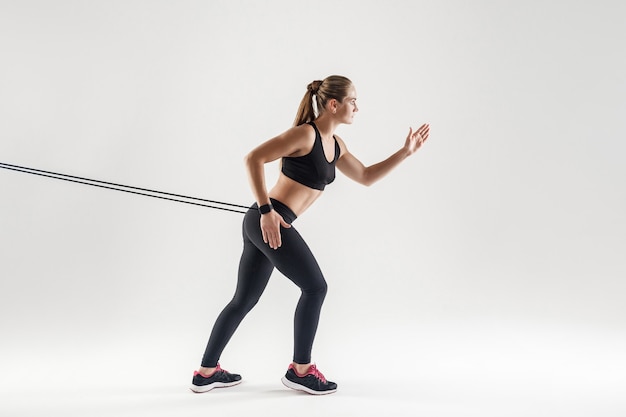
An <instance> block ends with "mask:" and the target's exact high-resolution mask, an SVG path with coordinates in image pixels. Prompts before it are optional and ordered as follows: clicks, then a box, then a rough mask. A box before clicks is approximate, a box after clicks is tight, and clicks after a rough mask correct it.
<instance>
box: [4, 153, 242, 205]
mask: <svg viewBox="0 0 626 417" xmlns="http://www.w3.org/2000/svg"><path fill="white" fill-rule="evenodd" d="M0 168H3V169H8V170H11V171H17V172H23V173H26V174H32V175H39V176H41V177H46V178H53V179H57V180H63V181H69V182H74V183H77V184H85V185H91V186H93V187H99V188H106V189H107V190H115V191H123V192H125V193H130V194H137V195H143V196H146V197H153V198H159V199H161V200H168V201H175V202H177V203H185V204H192V205H194V206H201V207H208V208H212V209H217V210H224V211H230V212H233V213H245V211H242V210H236V209H232V208H227V207H238V208H243V209H248V208H249V207H248V206H242V205H240V204H231V203H224V202H222V201H215V200H207V199H204V198H197V197H189V196H186V195H180V194H173V193H166V192H164V191H157V190H150V189H148V188H139V187H133V186H130V185H123V184H115V183H112V182H106V181H100V180H92V179H89V178H82V177H76V176H74V175H67V174H59V173H56V172H50V171H43V170H41V169H35V168H27V167H21V166H18V165H11V164H5V163H3V162H0ZM132 190H136V191H132ZM148 193H150V194H148ZM164 196H168V197H164ZM187 200H191V201H187ZM200 202H202V203H200ZM204 203H210V204H204ZM214 204H219V205H222V206H227V207H219V206H215V205H214Z"/></svg>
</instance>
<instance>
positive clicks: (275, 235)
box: [261, 212, 291, 249]
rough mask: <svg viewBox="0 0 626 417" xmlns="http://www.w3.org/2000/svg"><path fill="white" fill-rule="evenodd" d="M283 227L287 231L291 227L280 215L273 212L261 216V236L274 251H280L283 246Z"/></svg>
mask: <svg viewBox="0 0 626 417" xmlns="http://www.w3.org/2000/svg"><path fill="white" fill-rule="evenodd" d="M281 226H282V227H284V228H286V229H288V228H290V227H291V225H290V224H289V223H287V222H286V221H285V220H284V219H283V218H282V216H280V215H279V214H278V213H276V212H271V213H269V214H264V215H263V216H261V234H262V236H263V242H265V243H267V244H268V245H269V247H270V248H272V249H278V248H280V247H281V246H282V238H281V234H280V227H281Z"/></svg>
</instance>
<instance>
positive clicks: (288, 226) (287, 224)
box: [280, 217, 291, 229]
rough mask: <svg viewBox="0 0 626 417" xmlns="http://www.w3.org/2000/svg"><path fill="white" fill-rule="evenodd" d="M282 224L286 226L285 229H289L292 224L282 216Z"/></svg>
mask: <svg viewBox="0 0 626 417" xmlns="http://www.w3.org/2000/svg"><path fill="white" fill-rule="evenodd" d="M280 225H281V226H282V227H284V228H285V229H289V228H290V227H291V225H290V224H289V223H287V222H286V221H285V220H283V218H282V217H281V218H280Z"/></svg>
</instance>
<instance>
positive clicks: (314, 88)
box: [293, 75, 352, 126]
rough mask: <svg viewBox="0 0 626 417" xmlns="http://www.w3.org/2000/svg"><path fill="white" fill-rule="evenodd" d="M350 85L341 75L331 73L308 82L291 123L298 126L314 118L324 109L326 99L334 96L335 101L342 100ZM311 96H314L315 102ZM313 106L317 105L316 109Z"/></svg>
mask: <svg viewBox="0 0 626 417" xmlns="http://www.w3.org/2000/svg"><path fill="white" fill-rule="evenodd" d="M351 86H352V82H351V81H350V80H349V79H347V78H346V77H343V76H341V75H331V76H329V77H326V78H325V79H324V80H315V81H313V82H311V83H309V85H307V87H306V93H304V97H302V101H300V107H298V113H296V119H295V121H294V122H293V125H294V126H300V125H301V124H304V123H308V122H312V121H313V120H315V119H316V117H317V116H318V115H319V114H321V113H322V112H323V111H324V110H325V108H326V103H327V102H328V100H330V99H333V98H334V99H335V100H337V101H340V102H341V101H343V99H344V98H345V97H346V96H347V95H348V90H349V89H350V87H351ZM313 98H315V102H314V101H313ZM315 107H317V111H316V108H315Z"/></svg>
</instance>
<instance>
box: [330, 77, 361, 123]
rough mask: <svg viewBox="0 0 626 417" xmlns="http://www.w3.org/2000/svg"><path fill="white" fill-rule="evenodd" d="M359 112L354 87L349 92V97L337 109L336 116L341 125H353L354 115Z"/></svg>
mask: <svg viewBox="0 0 626 417" xmlns="http://www.w3.org/2000/svg"><path fill="white" fill-rule="evenodd" d="M358 111H359V108H358V106H357V104H356V89H355V88H354V86H352V87H350V89H349V90H348V95H347V96H346V97H345V98H344V99H343V101H342V102H341V103H340V104H339V106H338V107H337V113H336V114H335V116H336V117H337V118H338V119H339V121H340V122H341V123H346V124H351V123H352V121H353V119H354V115H355V114H356V112H358Z"/></svg>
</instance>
